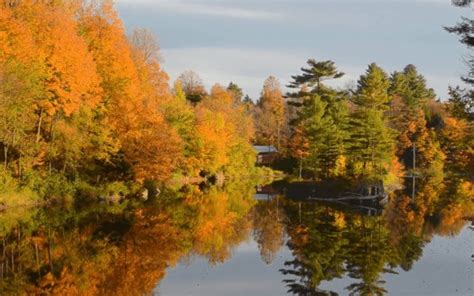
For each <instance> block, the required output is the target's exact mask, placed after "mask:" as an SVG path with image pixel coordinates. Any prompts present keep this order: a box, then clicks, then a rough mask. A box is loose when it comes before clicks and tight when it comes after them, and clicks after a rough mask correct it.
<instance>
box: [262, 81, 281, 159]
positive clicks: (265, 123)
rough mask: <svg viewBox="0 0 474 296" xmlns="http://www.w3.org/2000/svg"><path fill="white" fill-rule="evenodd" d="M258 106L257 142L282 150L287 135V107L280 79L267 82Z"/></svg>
mask: <svg viewBox="0 0 474 296" xmlns="http://www.w3.org/2000/svg"><path fill="white" fill-rule="evenodd" d="M257 106H258V111H257V112H258V113H257V118H256V123H257V142H258V143H259V144H264V145H273V146H275V147H277V149H278V150H280V149H281V147H282V143H283V140H284V137H285V136H284V135H285V134H286V133H285V129H286V128H285V127H286V106H285V102H284V100H283V95H282V91H281V87H280V83H279V81H278V79H276V78H275V77H273V76H270V77H268V78H267V79H266V80H265V82H264V85H263V89H262V92H261V96H260V100H259V101H258V103H257Z"/></svg>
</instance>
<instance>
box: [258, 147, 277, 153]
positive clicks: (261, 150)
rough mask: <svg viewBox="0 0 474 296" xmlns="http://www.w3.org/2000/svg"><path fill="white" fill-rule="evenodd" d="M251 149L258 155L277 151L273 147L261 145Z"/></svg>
mask: <svg viewBox="0 0 474 296" xmlns="http://www.w3.org/2000/svg"><path fill="white" fill-rule="evenodd" d="M253 149H255V151H257V153H258V154H260V153H277V152H278V150H277V149H276V148H275V146H272V145H270V146H261V145H254V146H253Z"/></svg>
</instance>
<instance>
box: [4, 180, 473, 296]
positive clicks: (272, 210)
mask: <svg viewBox="0 0 474 296" xmlns="http://www.w3.org/2000/svg"><path fill="white" fill-rule="evenodd" d="M416 187H417V188H416V189H417V193H416V196H415V198H413V196H412V195H411V192H410V190H411V187H410V186H407V188H410V190H408V192H404V191H400V192H396V193H392V194H391V195H390V201H389V203H388V204H387V205H386V207H385V209H384V211H383V212H382V211H379V212H378V214H376V215H374V213H376V212H372V215H364V214H363V213H361V212H360V211H351V207H347V206H346V207H340V206H335V205H333V204H324V203H316V202H305V201H296V200H291V199H287V198H284V197H282V196H278V197H274V198H272V199H269V200H267V201H256V200H254V199H253V193H254V189H253V186H252V185H251V184H247V185H245V184H230V185H229V186H227V187H226V188H223V189H217V188H210V189H206V190H205V191H200V190H199V189H198V188H194V187H187V188H184V189H181V190H179V191H168V192H164V193H163V194H162V195H161V196H160V198H159V199H157V200H152V201H149V202H147V203H146V204H142V203H139V202H136V201H128V202H125V203H123V204H120V205H114V206H111V205H105V204H89V205H81V206H80V207H78V206H62V207H50V208H44V209H23V210H21V211H22V212H21V213H14V212H8V213H4V214H1V215H0V225H1V228H0V259H1V261H0V294H2V295H21V294H25V295H26V294H50V295H66V294H67V295H145V294H150V293H152V291H153V289H154V288H155V287H156V284H157V283H158V282H160V281H161V280H162V279H163V278H164V276H165V273H166V270H167V269H168V268H170V267H172V266H174V265H176V264H177V263H178V262H179V261H186V260H189V259H190V258H192V257H193V256H200V257H205V258H207V259H208V262H209V264H211V265H214V264H220V263H222V262H225V261H227V260H229V259H230V258H231V256H232V251H233V249H234V248H235V247H236V246H238V245H240V244H241V243H242V242H244V241H246V240H247V239H248V238H249V237H253V238H254V240H255V241H256V242H257V244H258V247H259V251H260V255H261V258H262V261H263V262H264V263H266V264H270V263H272V262H273V260H274V258H275V256H276V254H277V253H278V252H279V250H280V249H281V248H282V247H283V246H284V245H285V244H286V246H287V247H288V249H289V250H290V251H291V253H292V259H291V260H288V261H287V262H285V264H284V266H280V267H278V268H280V271H281V274H282V275H283V276H284V277H285V280H284V283H285V285H286V286H287V291H288V293H291V294H295V295H337V294H336V293H335V292H332V291H324V290H323V289H322V288H321V286H322V285H323V283H324V282H327V281H331V280H334V279H338V278H342V277H349V278H351V279H352V280H351V283H350V284H349V285H348V286H347V287H346V289H347V290H348V292H349V293H350V294H351V295H383V294H385V293H387V291H386V287H385V285H384V284H385V282H384V280H383V275H384V274H386V273H396V271H397V270H399V271H400V269H401V270H405V271H408V270H410V269H411V268H412V266H413V263H414V262H416V261H417V260H419V259H420V258H421V255H422V253H423V247H424V246H425V245H426V244H427V243H428V242H429V241H430V240H431V238H432V236H433V235H434V234H438V235H454V234H457V233H459V231H460V230H461V229H462V228H463V227H464V226H465V224H466V223H467V222H466V220H464V218H465V217H472V215H473V212H474V211H473V205H472V200H471V198H472V196H473V189H472V184H471V183H469V182H466V181H462V180H451V181H443V180H440V179H436V178H435V179H433V178H432V179H421V180H419V181H417V186H416ZM352 209H354V208H352ZM355 209H357V207H356V208H355ZM359 209H360V208H359Z"/></svg>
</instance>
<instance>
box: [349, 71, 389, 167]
mask: <svg viewBox="0 0 474 296" xmlns="http://www.w3.org/2000/svg"><path fill="white" fill-rule="evenodd" d="M389 86H390V82H389V80H388V77H387V75H386V74H385V72H384V71H383V70H382V69H381V68H380V67H379V66H377V65H376V64H374V63H373V64H371V65H369V67H368V69H367V71H366V74H365V75H362V76H361V78H360V79H359V82H358V88H357V93H356V94H355V96H354V98H353V103H354V104H355V106H356V110H355V112H354V114H353V115H352V116H351V122H350V123H351V137H350V152H351V158H352V161H353V165H354V173H356V174H359V173H362V174H365V173H369V174H371V173H383V169H384V167H385V166H386V165H387V164H388V163H389V162H390V160H391V159H392V156H393V144H394V141H393V135H394V132H393V130H392V129H391V128H389V127H388V124H387V120H386V118H385V116H384V112H385V111H386V110H387V109H388V108H387V104H388V103H389V102H390V96H389V95H388V88H389ZM361 170H362V171H361Z"/></svg>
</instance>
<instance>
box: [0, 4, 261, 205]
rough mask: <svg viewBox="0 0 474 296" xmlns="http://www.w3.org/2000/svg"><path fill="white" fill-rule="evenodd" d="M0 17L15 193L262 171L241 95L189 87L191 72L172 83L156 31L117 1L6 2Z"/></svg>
mask: <svg viewBox="0 0 474 296" xmlns="http://www.w3.org/2000/svg"><path fill="white" fill-rule="evenodd" d="M0 27H1V34H0V120H1V124H0V152H1V153H0V154H1V156H0V161H1V164H2V165H1V173H0V175H1V179H2V181H1V182H0V183H1V184H2V185H1V186H0V188H1V190H0V191H2V192H3V193H4V194H6V192H7V191H8V190H9V189H8V188H12V187H15V186H17V187H29V188H33V189H34V191H37V192H43V191H45V190H47V189H48V188H46V189H45V188H42V187H44V186H45V185H44V184H47V183H48V184H53V185H52V186H53V187H54V186H55V187H56V188H57V189H58V190H59V188H62V187H64V183H70V182H75V183H78V182H80V183H83V184H86V185H84V186H89V185H93V186H96V185H97V184H103V183H106V182H127V181H138V182H140V183H142V182H144V181H145V180H153V181H157V182H167V181H169V180H171V179H173V178H175V179H176V178H181V179H184V180H192V179H193V178H196V177H206V176H214V175H217V173H220V174H221V175H223V176H228V177H237V176H241V175H249V174H251V173H252V169H253V167H254V159H255V154H254V152H253V150H252V147H251V144H250V142H251V138H252V137H253V133H254V131H253V125H252V122H251V121H252V120H251V118H250V116H248V115H247V113H246V109H245V106H244V104H243V103H241V102H240V101H239V100H236V93H235V92H234V91H233V90H231V89H227V88H225V87H222V86H220V85H217V84H216V85H215V86H213V87H212V89H211V90H210V91H209V92H208V93H207V92H204V89H200V91H201V92H200V93H199V94H198V93H195V94H194V93H190V89H192V90H193V91H194V90H196V87H197V86H196V87H195V86H193V85H192V83H193V82H192V80H189V79H191V78H192V77H188V78H189V79H187V78H186V75H184V76H183V77H182V79H178V80H177V81H176V83H174V85H172V86H170V82H169V77H168V75H167V74H166V73H165V72H164V71H163V70H162V68H161V66H160V63H159V61H160V52H159V45H158V43H157V39H156V37H155V36H153V34H151V33H150V32H149V31H147V30H144V29H137V30H135V31H133V32H132V33H130V34H126V31H125V29H124V26H123V24H122V21H121V20H120V18H119V17H118V15H117V13H116V11H115V10H114V7H113V3H112V1H107V0H105V1H28V0H26V1H11V0H10V1H1V3H0ZM197 100H198V101H199V103H198V101H197ZM54 184H56V185H54ZM76 185H77V184H76ZM49 189H51V188H49ZM49 189H48V190H49ZM49 191H51V190H49ZM9 194H11V192H9ZM2 202H3V201H2Z"/></svg>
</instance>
